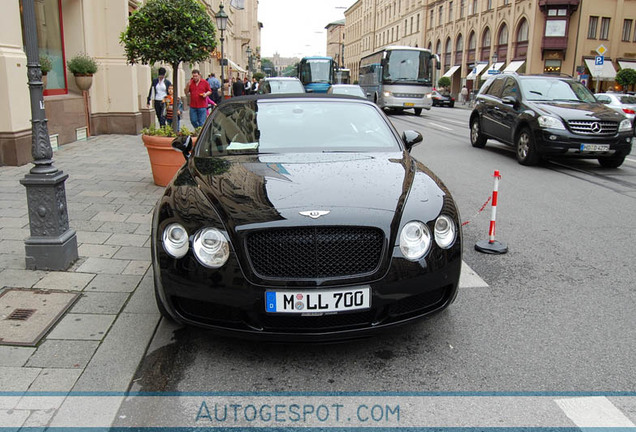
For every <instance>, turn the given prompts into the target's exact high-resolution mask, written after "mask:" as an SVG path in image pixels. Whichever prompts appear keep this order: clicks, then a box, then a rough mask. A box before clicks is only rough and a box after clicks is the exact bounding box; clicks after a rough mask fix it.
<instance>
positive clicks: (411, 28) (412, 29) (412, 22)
mask: <svg viewBox="0 0 636 432" xmlns="http://www.w3.org/2000/svg"><path fill="white" fill-rule="evenodd" d="M411 33H413V17H411Z"/></svg>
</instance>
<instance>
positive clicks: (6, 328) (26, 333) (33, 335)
mask: <svg viewBox="0 0 636 432" xmlns="http://www.w3.org/2000/svg"><path fill="white" fill-rule="evenodd" d="M79 296H80V293H68V292H63V291H49V290H32V289H18V288H11V289H8V290H5V291H3V292H2V293H1V294H0V345H23V346H35V345H36V344H37V343H38V342H39V340H40V339H41V338H42V336H44V335H45V334H46V333H47V332H48V331H49V330H50V329H51V327H53V326H54V325H55V323H56V322H57V321H58V319H60V318H61V317H62V315H63V314H64V312H66V311H67V310H68V308H69V307H71V305H72V304H73V303H74V302H75V300H77V298H78V297H79Z"/></svg>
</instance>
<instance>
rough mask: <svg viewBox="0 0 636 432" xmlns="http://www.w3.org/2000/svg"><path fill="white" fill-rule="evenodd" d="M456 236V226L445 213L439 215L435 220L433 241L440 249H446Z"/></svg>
mask: <svg viewBox="0 0 636 432" xmlns="http://www.w3.org/2000/svg"><path fill="white" fill-rule="evenodd" d="M456 238H457V226H456V225H455V222H454V221H453V220H452V219H451V218H450V217H448V216H446V215H441V216H440V217H438V218H437V220H436V221H435V243H437V245H438V246H439V247H441V248H442V249H448V248H449V247H451V246H452V245H453V243H455V239H456Z"/></svg>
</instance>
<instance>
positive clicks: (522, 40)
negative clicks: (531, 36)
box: [515, 18, 528, 59]
mask: <svg viewBox="0 0 636 432" xmlns="http://www.w3.org/2000/svg"><path fill="white" fill-rule="evenodd" d="M527 54H528V21H527V20H526V19H525V18H524V19H523V20H522V21H521V22H520V23H519V27H518V29H517V38H516V44H515V58H517V59H520V58H525V57H526V55H527Z"/></svg>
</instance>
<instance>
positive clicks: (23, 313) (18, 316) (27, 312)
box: [5, 309, 37, 321]
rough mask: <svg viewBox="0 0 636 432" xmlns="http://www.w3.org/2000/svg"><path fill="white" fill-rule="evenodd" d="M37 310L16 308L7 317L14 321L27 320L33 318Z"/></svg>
mask: <svg viewBox="0 0 636 432" xmlns="http://www.w3.org/2000/svg"><path fill="white" fill-rule="evenodd" d="M36 312H37V309H16V310H14V311H13V312H11V313H10V314H9V316H8V317H6V318H5V319H8V320H14V321H26V320H28V319H29V318H31V315H33V314H34V313H36Z"/></svg>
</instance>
